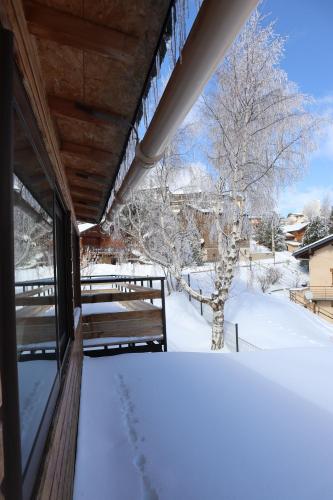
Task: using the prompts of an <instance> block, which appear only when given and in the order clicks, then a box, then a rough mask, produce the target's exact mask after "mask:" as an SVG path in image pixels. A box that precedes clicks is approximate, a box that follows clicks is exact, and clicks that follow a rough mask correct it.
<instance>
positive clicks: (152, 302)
mask: <svg viewBox="0 0 333 500" xmlns="http://www.w3.org/2000/svg"><path fill="white" fill-rule="evenodd" d="M149 286H150V288H153V280H152V279H150V280H149ZM150 303H151V304H154V301H153V299H150Z"/></svg>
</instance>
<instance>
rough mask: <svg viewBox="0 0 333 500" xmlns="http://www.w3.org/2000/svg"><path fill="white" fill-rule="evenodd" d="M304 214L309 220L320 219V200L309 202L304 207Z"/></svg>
mask: <svg viewBox="0 0 333 500" xmlns="http://www.w3.org/2000/svg"><path fill="white" fill-rule="evenodd" d="M303 213H304V215H306V216H307V218H308V219H313V218H314V217H319V215H320V200H309V201H307V202H306V203H305V205H304V207H303Z"/></svg>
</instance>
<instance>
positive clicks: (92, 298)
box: [81, 289, 161, 304]
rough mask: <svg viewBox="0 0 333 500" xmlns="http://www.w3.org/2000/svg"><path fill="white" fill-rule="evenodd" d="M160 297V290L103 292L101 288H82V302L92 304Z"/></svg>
mask: <svg viewBox="0 0 333 500" xmlns="http://www.w3.org/2000/svg"><path fill="white" fill-rule="evenodd" d="M159 298H161V291H160V290H153V289H152V290H151V291H149V292H119V290H116V289H115V291H114V292H111V291H110V290H109V291H108V292H106V293H105V292H103V290H88V291H86V290H84V291H83V292H82V297H81V299H82V304H92V303H95V302H121V301H129V300H145V299H159Z"/></svg>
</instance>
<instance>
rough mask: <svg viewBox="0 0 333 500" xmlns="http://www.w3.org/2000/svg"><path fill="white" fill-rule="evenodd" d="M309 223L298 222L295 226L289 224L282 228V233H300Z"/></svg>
mask: <svg viewBox="0 0 333 500" xmlns="http://www.w3.org/2000/svg"><path fill="white" fill-rule="evenodd" d="M308 224H309V223H308V222H296V223H295V224H287V225H286V226H282V231H283V232H284V233H292V232H294V231H300V230H301V229H303V228H305V227H306V226H307V225H308Z"/></svg>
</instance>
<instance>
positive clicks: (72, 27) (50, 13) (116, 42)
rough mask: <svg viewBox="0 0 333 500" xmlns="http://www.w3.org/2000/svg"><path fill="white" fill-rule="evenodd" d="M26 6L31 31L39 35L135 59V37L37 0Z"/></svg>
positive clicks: (28, 2)
mask: <svg viewBox="0 0 333 500" xmlns="http://www.w3.org/2000/svg"><path fill="white" fill-rule="evenodd" d="M25 7H26V17H27V21H28V24H29V30H30V32H31V33H33V34H34V35H36V36H37V37H39V38H45V39H47V40H53V41H54V42H57V43H59V44H61V45H70V46H72V47H76V48H79V49H82V50H84V49H86V50H92V51H94V52H99V53H101V54H104V55H107V56H111V57H113V58H114V59H117V60H119V61H122V62H125V63H131V62H132V60H133V57H134V54H135V52H136V48H137V46H138V39H137V38H136V37H135V36H132V35H129V34H126V33H122V32H121V31H117V30H114V29H112V28H107V27H105V26H101V25H99V24H95V23H92V22H90V21H87V20H85V19H82V18H80V17H77V16H73V15H72V14H68V13H65V12H61V11H59V10H57V9H53V8H51V7H47V6H44V5H40V4H38V3H36V2H33V1H27V2H25Z"/></svg>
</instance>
